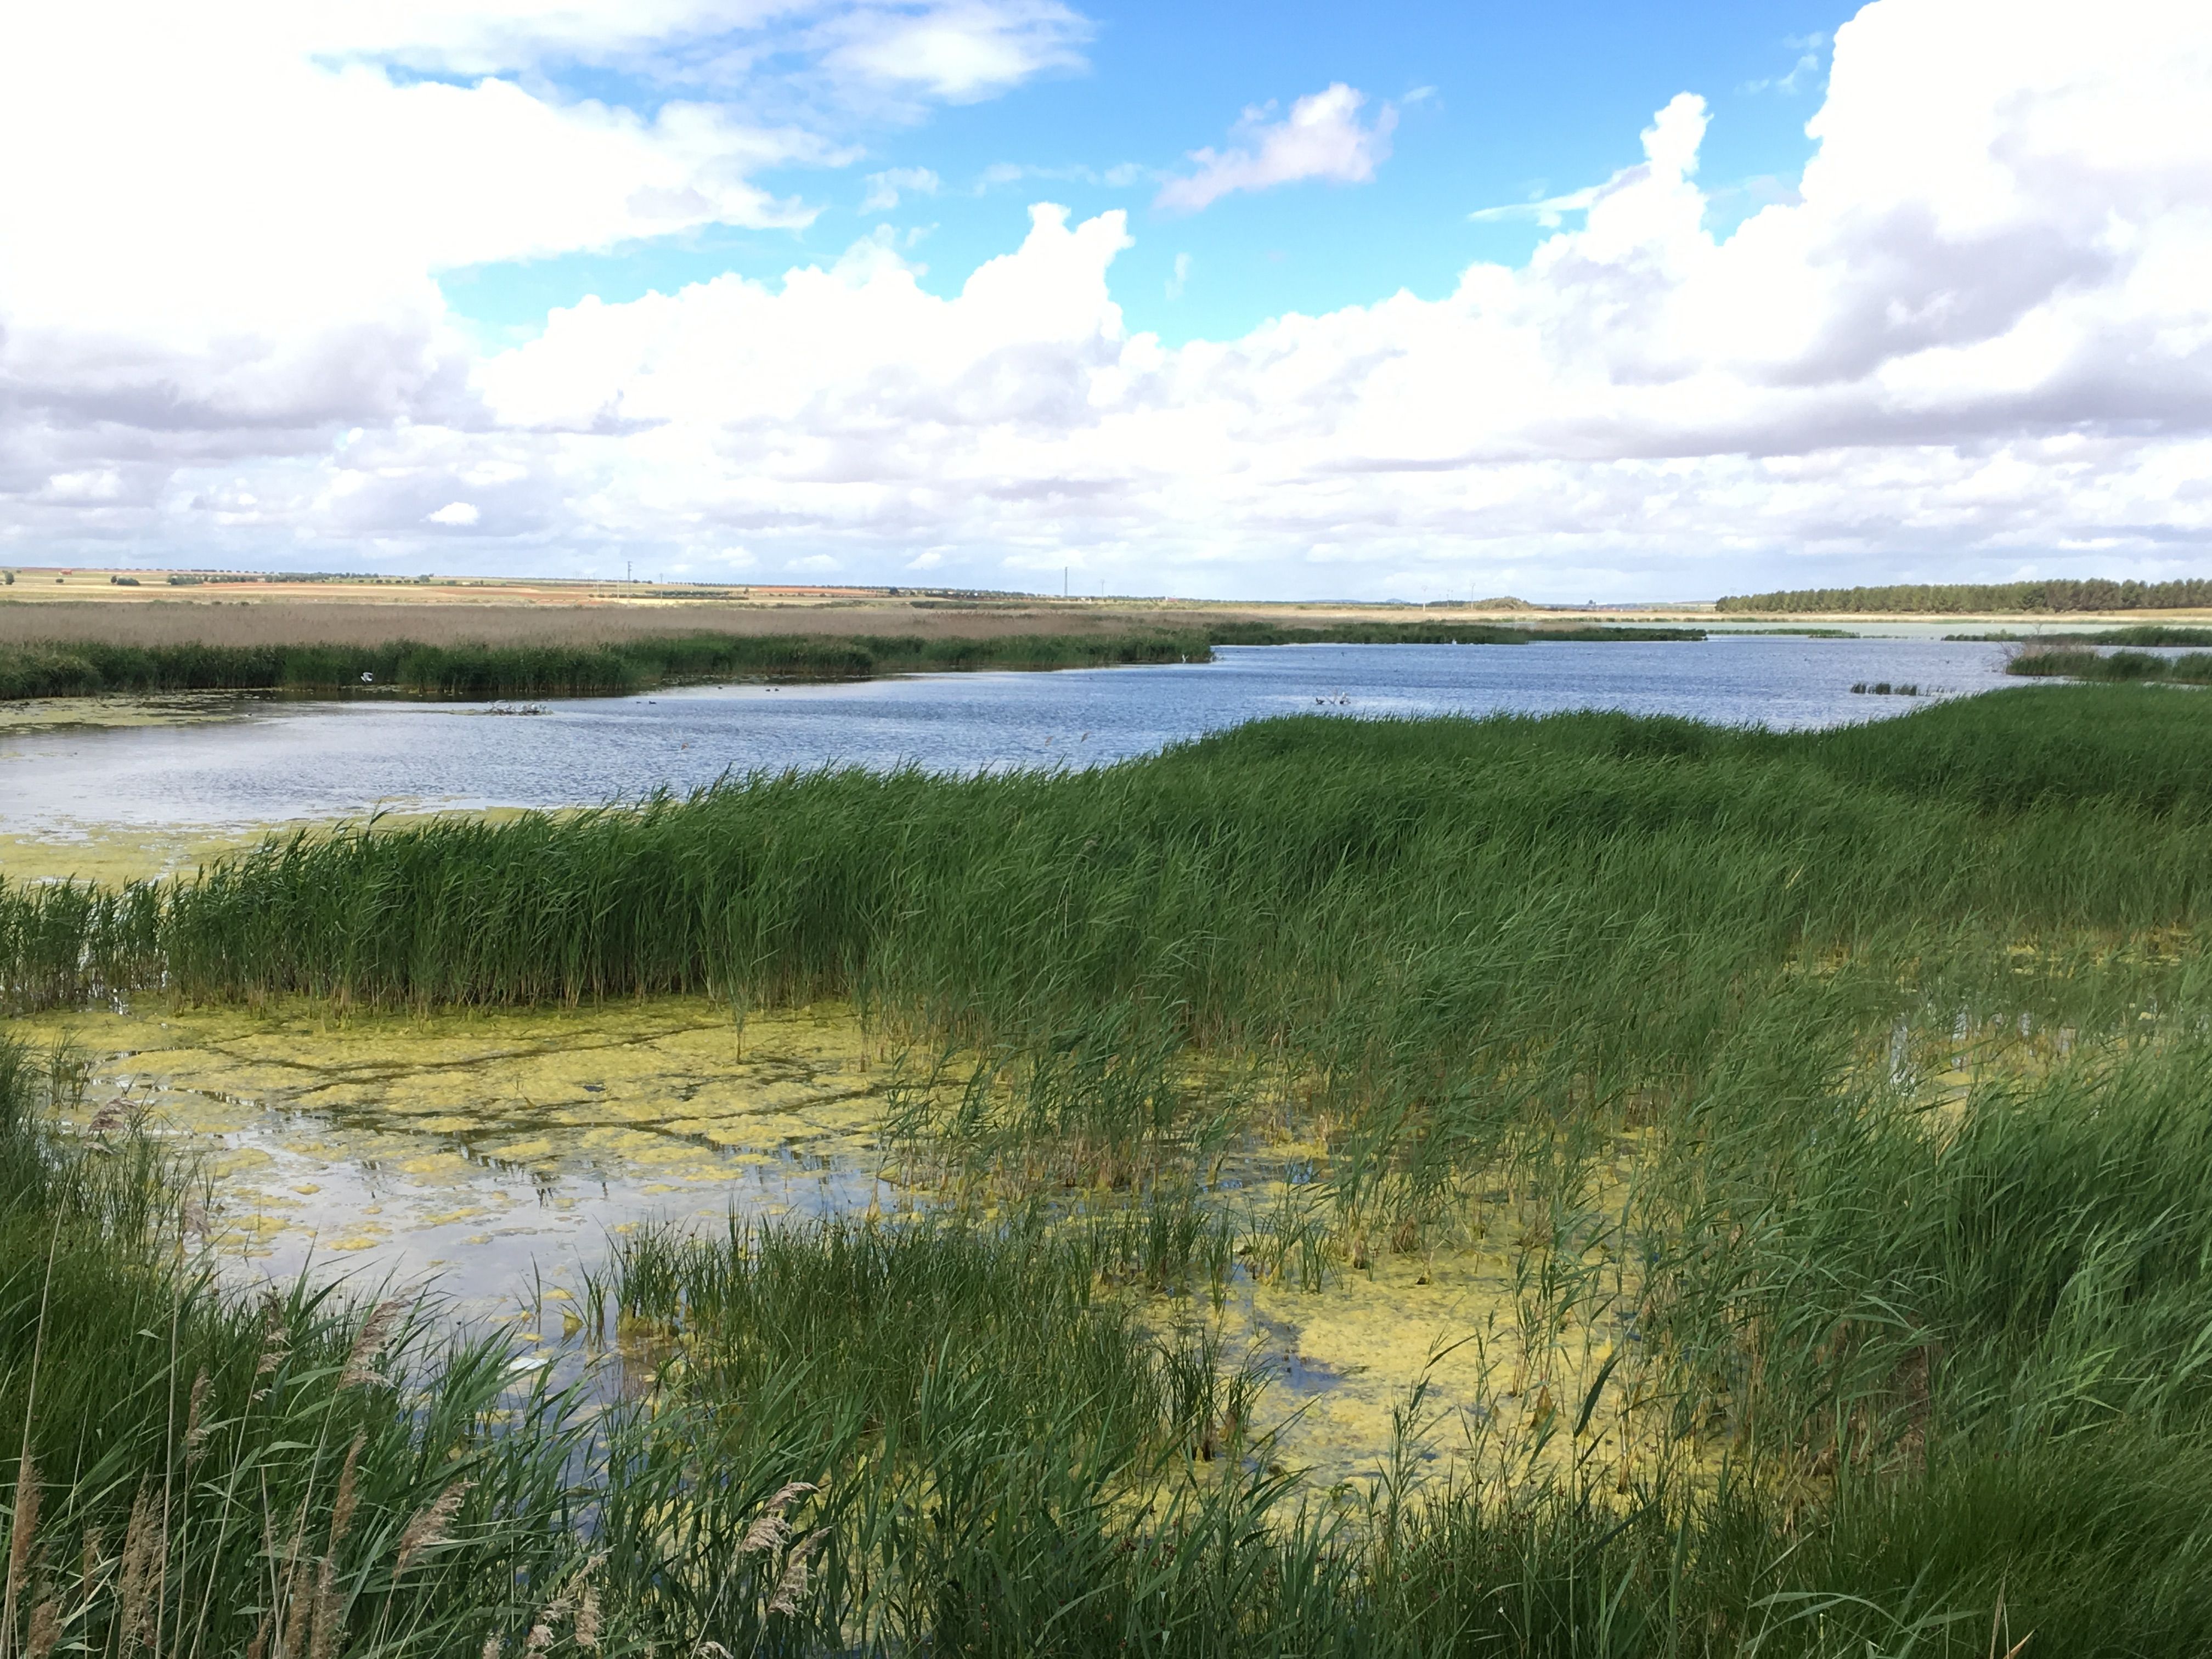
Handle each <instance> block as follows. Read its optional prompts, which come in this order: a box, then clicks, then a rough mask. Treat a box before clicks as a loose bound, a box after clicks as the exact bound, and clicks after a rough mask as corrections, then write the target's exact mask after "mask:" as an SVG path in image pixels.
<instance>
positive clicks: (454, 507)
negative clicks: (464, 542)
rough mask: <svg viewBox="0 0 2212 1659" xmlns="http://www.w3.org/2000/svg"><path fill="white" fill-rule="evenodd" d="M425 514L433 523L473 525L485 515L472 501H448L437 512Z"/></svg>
mask: <svg viewBox="0 0 2212 1659" xmlns="http://www.w3.org/2000/svg"><path fill="white" fill-rule="evenodd" d="M423 516H424V517H425V518H426V519H427V520H428V521H429V522H430V523H432V524H447V525H471V524H474V523H475V522H476V521H477V520H478V519H481V518H482V517H483V513H479V512H477V509H476V507H475V506H474V504H473V503H471V502H469V501H447V503H446V504H445V505H444V506H443V507H440V508H439V509H438V510H437V511H436V512H435V513H425V514H424V515H423Z"/></svg>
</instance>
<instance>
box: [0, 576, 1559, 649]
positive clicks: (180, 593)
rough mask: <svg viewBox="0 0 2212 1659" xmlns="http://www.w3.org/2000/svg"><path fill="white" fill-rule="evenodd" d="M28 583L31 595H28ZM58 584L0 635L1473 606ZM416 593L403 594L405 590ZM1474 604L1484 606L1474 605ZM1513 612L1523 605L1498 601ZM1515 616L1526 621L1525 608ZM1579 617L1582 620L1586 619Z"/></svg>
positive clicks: (1082, 627) (562, 630) (242, 636)
mask: <svg viewBox="0 0 2212 1659" xmlns="http://www.w3.org/2000/svg"><path fill="white" fill-rule="evenodd" d="M26 589H28V593H27V596H26V597H24V598H23V599H18V597H17V596H18V595H19V594H25V592H26ZM96 591H97V590H94V589H92V588H90V587H89V586H88V587H87V588H86V589H84V590H82V594H83V596H82V597H81V598H79V597H70V598H64V597H61V596H60V595H59V594H53V595H52V596H49V593H48V592H41V591H40V589H38V588H36V587H34V586H31V585H30V584H27V583H24V584H19V585H18V586H16V587H15V588H10V589H5V590H0V645H12V644H23V643H27V642H29V641H46V640H62V641H100V642H102V643H106V644H112V645H143V646H158V645H187V644H191V645H228V646H254V645H307V644H331V645H375V644H379V643H381V642H383V641H389V640H400V639H404V640H416V641H422V643H423V644H426V645H459V644H462V643H483V644H488V645H508V644H519V643H521V642H524V641H528V642H530V643H532V644H556V645H568V644H578V645H598V644H604V643H606V642H608V641H620V640H630V639H641V638H647V637H653V636H659V635H670V634H689V633H714V634H919V635H922V636H924V637H925V638H929V639H994V638H999V637H1001V636H1004V635H1016V634H1090V633H1122V632H1127V631H1128V630H1130V629H1149V628H1161V627H1166V628H1179V627H1192V628H1196V627H1204V626H1206V624H1208V623H1222V622H1234V621H1245V620H1250V621H1264V622H1273V623H1282V624H1285V625H1286V626H1298V625H1301V624H1317V623H1328V622H1338V621H1352V620H1358V621H1375V620H1377V619H1378V618H1381V619H1388V620H1394V621H1395V620H1404V621H1416V620H1420V621H1426V620H1432V619H1438V618H1440V617H1442V616H1443V615H1450V616H1453V617H1458V616H1460V615H1462V613H1461V612H1457V611H1453V612H1449V613H1443V612H1436V611H1396V610H1391V611H1377V610H1376V608H1375V607H1373V606H1364V607H1361V606H1349V605H1205V604H1197V603H1192V602H1188V601H1176V600H1165V601H1152V602H1146V601H1117V600H1107V601H1104V602H1103V603H1102V602H1100V601H1098V600H1096V599H1073V600H1061V599H1030V600H1024V599H1014V600H985V601H981V602H978V603H976V604H975V605H951V604H949V603H948V602H947V601H945V600H923V601H921V603H919V604H917V603H916V602H915V601H913V600H909V599H887V598H881V597H873V598H867V599H850V598H807V599H792V598H783V597H775V598H767V597H763V598H759V599H661V600H654V599H600V598H595V597H592V596H590V595H589V594H585V593H580V592H578V591H577V590H575V589H573V588H572V589H567V590H549V589H545V588H535V589H533V588H528V587H521V586H501V587H492V588H462V589H441V588H435V587H426V588H422V589H415V590H410V589H404V588H392V587H383V588H369V587H363V588H357V589H353V590H347V589H344V588H341V587H337V586H335V585H332V586H327V587H323V588H320V589H318V588H314V587H307V586H295V587H291V588H289V589H264V590H261V591H260V592H255V593H253V594H252V596H251V597H234V594H235V590H230V591H228V592H225V591H224V590H215V591H214V592H210V590H209V589H206V588H187V589H182V590H179V589H175V588H161V589H158V590H155V589H145V588H140V589H131V588H109V589H107V590H106V591H105V592H99V593H98V597H96V598H95V597H94V592H96ZM401 595H404V597H399V596H401ZM1464 614H1466V615H1469V616H1472V615H1475V614H1478V613H1476V612H1472V611H1470V612H1467V613H1464ZM1500 614H1514V613H1500ZM1520 619H1528V613H1526V612H1522V613H1517V615H1516V620H1520ZM1582 619H1583V618H1582V617H1577V621H1579V620H1582Z"/></svg>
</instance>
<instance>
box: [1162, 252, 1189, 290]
mask: <svg viewBox="0 0 2212 1659" xmlns="http://www.w3.org/2000/svg"><path fill="white" fill-rule="evenodd" d="M1188 281H1190V255H1188V253H1178V254H1176V257H1175V273H1174V275H1172V276H1170V277H1169V278H1168V283H1167V289H1168V298H1169V299H1170V300H1180V299H1182V290H1183V284H1184V283H1188Z"/></svg>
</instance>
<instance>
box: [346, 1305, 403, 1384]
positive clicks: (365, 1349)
mask: <svg viewBox="0 0 2212 1659" xmlns="http://www.w3.org/2000/svg"><path fill="white" fill-rule="evenodd" d="M406 1311H407V1304H406V1303H404V1301H401V1300H400V1299H398V1297H393V1298H392V1299H391V1300H389V1301H385V1302H380V1303H378V1304H376V1309H375V1311H374V1312H373V1313H371V1314H370V1315H369V1316H368V1322H366V1323H364V1324H363V1325H362V1328H361V1334H360V1335H358V1336H356V1338H354V1342H353V1346H352V1348H351V1349H350V1350H349V1352H347V1354H346V1363H345V1370H344V1371H343V1374H342V1375H341V1376H339V1378H338V1386H339V1387H340V1388H342V1389H353V1388H359V1387H360V1386H361V1385H362V1384H363V1383H373V1382H374V1381H376V1373H375V1371H374V1370H372V1369H371V1362H372V1361H373V1360H374V1359H375V1358H376V1357H377V1355H379V1354H380V1353H382V1352H384V1345H385V1344H386V1343H387V1342H389V1341H390V1340H392V1328H393V1327H394V1326H396V1325H398V1322H399V1316H401V1315H402V1314H404V1313H405V1312H406Z"/></svg>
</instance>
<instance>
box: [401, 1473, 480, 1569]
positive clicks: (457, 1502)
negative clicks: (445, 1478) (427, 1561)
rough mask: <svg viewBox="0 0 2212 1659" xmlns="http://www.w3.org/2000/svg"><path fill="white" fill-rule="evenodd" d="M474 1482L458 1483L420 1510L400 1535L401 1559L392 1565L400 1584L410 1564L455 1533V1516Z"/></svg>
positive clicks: (459, 1481)
mask: <svg viewBox="0 0 2212 1659" xmlns="http://www.w3.org/2000/svg"><path fill="white" fill-rule="evenodd" d="M475 1485H476V1482H475V1481H473V1480H456V1481H455V1482H453V1485H452V1486H448V1487H447V1488H446V1490H445V1491H443V1492H440V1493H439V1494H438V1496H437V1498H436V1499H435V1501H433V1502H432V1503H430V1504H428V1505H427V1506H426V1507H424V1508H423V1509H422V1510H420V1511H418V1512H417V1513H416V1516H415V1518H414V1519H413V1520H412V1521H410V1522H408V1523H407V1527H406V1529H405V1530H404V1532H402V1533H401V1534H399V1559H398V1560H397V1561H395V1562H394V1563H393V1564H392V1578H393V1579H394V1580H395V1581H396V1580H397V1579H398V1577H399V1576H400V1575H401V1574H402V1573H404V1572H405V1571H407V1568H408V1565H409V1564H410V1562H412V1561H413V1560H414V1559H415V1558H416V1556H417V1555H420V1554H421V1553H422V1552H423V1551H424V1550H426V1549H428V1548H430V1547H432V1546H433V1545H436V1544H442V1543H444V1542H445V1541H446V1540H447V1536H448V1535H449V1534H450V1533H451V1529H452V1527H453V1513H454V1511H455V1510H459V1508H460V1507H461V1499H462V1498H465V1497H467V1496H468V1493H469V1489H470V1488H471V1486H475Z"/></svg>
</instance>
